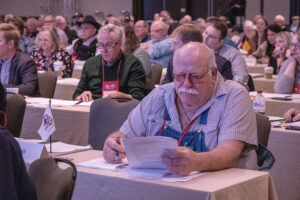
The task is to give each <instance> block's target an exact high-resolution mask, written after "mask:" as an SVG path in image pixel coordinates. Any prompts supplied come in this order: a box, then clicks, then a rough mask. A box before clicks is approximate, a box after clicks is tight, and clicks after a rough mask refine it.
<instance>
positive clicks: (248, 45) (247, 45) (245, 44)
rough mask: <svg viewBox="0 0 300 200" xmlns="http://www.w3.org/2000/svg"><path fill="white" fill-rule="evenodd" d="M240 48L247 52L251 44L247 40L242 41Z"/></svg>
mask: <svg viewBox="0 0 300 200" xmlns="http://www.w3.org/2000/svg"><path fill="white" fill-rule="evenodd" d="M242 48H243V49H244V50H245V51H247V52H248V51H249V50H250V49H251V46H250V44H249V42H248V41H247V40H246V41H245V42H244V43H243V46H242Z"/></svg>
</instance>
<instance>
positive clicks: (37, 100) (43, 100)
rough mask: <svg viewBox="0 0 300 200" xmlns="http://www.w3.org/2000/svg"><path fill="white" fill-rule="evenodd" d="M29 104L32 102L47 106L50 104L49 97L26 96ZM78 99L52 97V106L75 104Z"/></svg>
mask: <svg viewBox="0 0 300 200" xmlns="http://www.w3.org/2000/svg"><path fill="white" fill-rule="evenodd" d="M25 100H26V103H27V104H32V105H36V106H41V105H42V106H46V105H48V104H49V99H48V98H26V99H25ZM77 102H78V101H70V100H61V99H51V106H58V107H60V106H73V105H74V104H75V103H77Z"/></svg>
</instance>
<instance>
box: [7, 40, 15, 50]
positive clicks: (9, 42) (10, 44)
mask: <svg viewBox="0 0 300 200" xmlns="http://www.w3.org/2000/svg"><path fill="white" fill-rule="evenodd" d="M7 44H8V48H10V49H12V48H14V47H15V41H13V40H9V41H8V42H7Z"/></svg>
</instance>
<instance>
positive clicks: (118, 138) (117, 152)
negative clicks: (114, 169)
mask: <svg viewBox="0 0 300 200" xmlns="http://www.w3.org/2000/svg"><path fill="white" fill-rule="evenodd" d="M116 142H117V144H120V137H119V136H118V137H117V139H116ZM118 156H119V151H118V150H116V161H117V160H118Z"/></svg>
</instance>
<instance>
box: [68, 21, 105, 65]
mask: <svg viewBox="0 0 300 200" xmlns="http://www.w3.org/2000/svg"><path fill="white" fill-rule="evenodd" d="M100 26H101V25H100V24H99V23H98V22H96V20H95V18H94V17H93V16H91V15H87V16H85V17H84V20H83V22H82V23H81V25H80V36H79V37H80V38H79V39H76V40H74V41H73V42H72V46H71V47H68V48H67V50H68V52H69V54H71V55H72V57H73V59H75V60H87V59H89V58H90V57H92V56H95V54H96V50H97V38H96V34H97V32H98V30H99V28H100Z"/></svg>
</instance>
